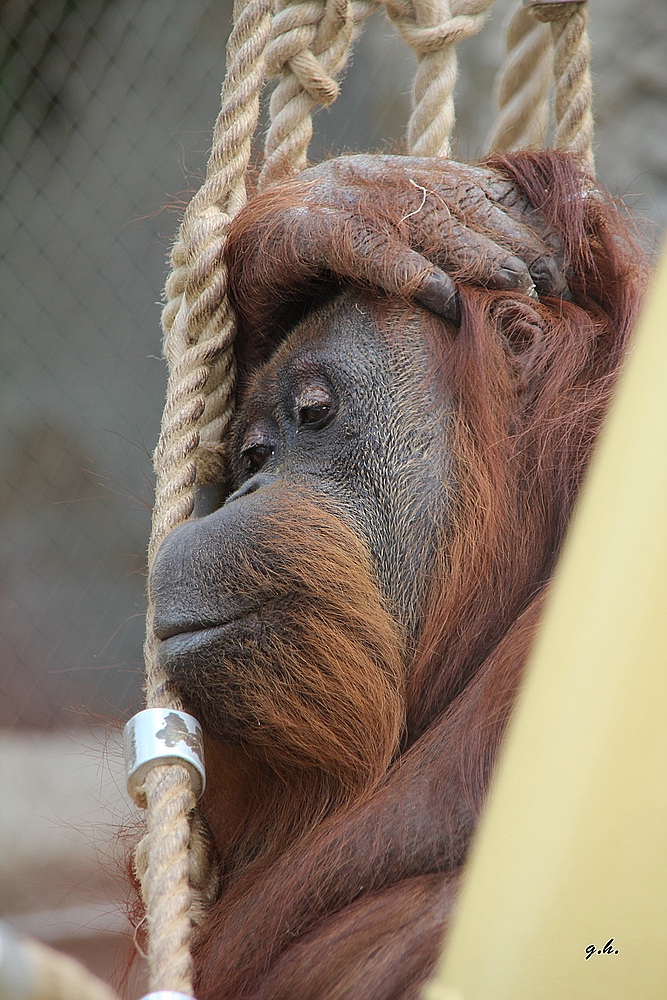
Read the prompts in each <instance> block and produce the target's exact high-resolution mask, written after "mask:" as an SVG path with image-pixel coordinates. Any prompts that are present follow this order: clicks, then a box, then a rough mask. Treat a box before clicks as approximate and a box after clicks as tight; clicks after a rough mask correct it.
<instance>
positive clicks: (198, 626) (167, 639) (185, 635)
mask: <svg viewBox="0 0 667 1000" xmlns="http://www.w3.org/2000/svg"><path fill="white" fill-rule="evenodd" d="M258 611H259V606H257V607H252V608H247V609H245V610H244V611H242V612H240V613H239V614H236V615H232V616H230V617H229V618H227V619H226V621H221V622H217V623H216V624H215V625H209V624H206V625H204V624H203V623H200V622H188V623H187V624H178V625H176V624H174V625H157V626H156V628H155V634H156V636H157V638H158V639H159V640H160V644H161V645H165V644H168V645H169V646H170V647H171V646H172V645H175V644H177V643H178V644H186V643H187V644H188V645H189V644H192V645H199V644H200V643H204V642H206V641H207V640H209V639H210V638H215V637H216V636H218V635H222V634H223V633H224V631H225V629H227V628H229V626H230V625H234V624H235V623H236V622H239V621H242V620H243V619H244V618H248V617H249V616H250V615H253V614H256V613H257V612H258Z"/></svg>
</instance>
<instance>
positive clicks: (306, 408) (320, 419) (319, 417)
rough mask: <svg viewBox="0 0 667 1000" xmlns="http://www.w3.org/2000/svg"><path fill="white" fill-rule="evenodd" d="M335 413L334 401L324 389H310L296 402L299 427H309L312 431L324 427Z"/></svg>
mask: <svg viewBox="0 0 667 1000" xmlns="http://www.w3.org/2000/svg"><path fill="white" fill-rule="evenodd" d="M335 412H336V408H335V405H334V401H333V400H332V399H331V397H330V395H329V393H328V392H325V390H324V389H320V388H311V389H309V390H308V391H307V392H304V393H303V395H302V396H301V397H300V398H299V399H298V400H297V423H298V426H299V427H311V428H313V429H314V430H317V429H318V428H319V427H325V426H326V425H327V424H328V423H329V421H330V420H331V419H332V418H333V416H334V414H335Z"/></svg>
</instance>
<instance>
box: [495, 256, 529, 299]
mask: <svg viewBox="0 0 667 1000" xmlns="http://www.w3.org/2000/svg"><path fill="white" fill-rule="evenodd" d="M533 287H534V286H533V279H532V278H531V276H530V271H529V270H528V267H527V266H526V265H525V264H524V262H523V261H522V260H521V259H520V258H519V257H508V258H507V260H506V261H505V263H504V265H503V267H501V269H500V270H499V271H496V273H495V274H494V275H493V277H492V278H491V280H490V281H489V288H498V289H501V290H502V291H516V292H523V293H524V295H530V293H531V289H532V288H533Z"/></svg>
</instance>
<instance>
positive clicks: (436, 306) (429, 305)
mask: <svg viewBox="0 0 667 1000" xmlns="http://www.w3.org/2000/svg"><path fill="white" fill-rule="evenodd" d="M415 298H416V300H417V302H419V303H420V304H421V305H423V306H425V308H426V309H430V310H431V312H434V313H436V314H437V315H438V316H443V317H444V318H445V319H450V320H452V321H453V322H454V323H460V322H461V309H460V306H459V297H458V294H457V292H456V285H455V284H454V282H453V281H452V279H451V278H450V277H449V275H448V274H446V273H445V271H441V270H440V268H439V267H434V268H433V270H432V271H431V272H430V273H429V274H428V276H427V277H426V278H425V279H424V281H423V283H422V285H421V287H420V288H419V290H418V291H417V292H416V293H415Z"/></svg>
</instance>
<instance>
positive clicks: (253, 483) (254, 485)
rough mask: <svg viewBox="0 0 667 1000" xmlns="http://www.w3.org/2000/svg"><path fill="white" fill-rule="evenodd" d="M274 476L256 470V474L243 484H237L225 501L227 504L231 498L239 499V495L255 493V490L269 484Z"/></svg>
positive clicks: (244, 495)
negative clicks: (237, 486)
mask: <svg viewBox="0 0 667 1000" xmlns="http://www.w3.org/2000/svg"><path fill="white" fill-rule="evenodd" d="M274 478H275V477H274V476H268V475H267V474H266V473H265V472H258V473H257V475H256V476H252V478H251V479H248V481H247V482H245V483H244V484H243V486H239V488H238V489H237V490H236V491H235V492H234V493H232V495H231V496H229V497H227V499H226V501H225V503H226V504H228V503H231V502H232V500H240V499H241V497H247V496H249V495H250V494H251V493H256V492H257V490H261V489H263V488H264V487H265V486H270V484H271V483H272V482H273V481H274Z"/></svg>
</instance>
